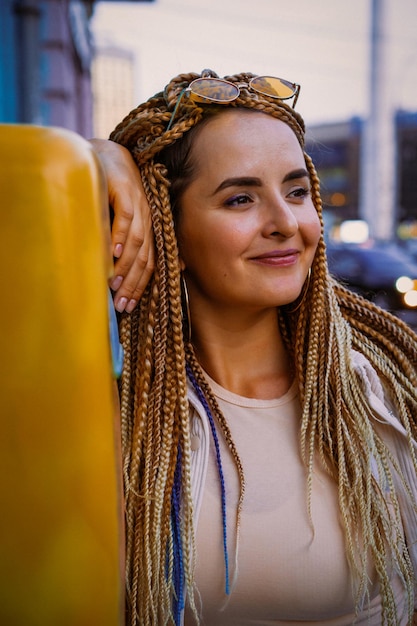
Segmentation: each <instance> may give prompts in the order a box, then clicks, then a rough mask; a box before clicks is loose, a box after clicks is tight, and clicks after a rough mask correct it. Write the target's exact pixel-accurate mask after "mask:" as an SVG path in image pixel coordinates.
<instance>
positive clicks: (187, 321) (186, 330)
mask: <svg viewBox="0 0 417 626" xmlns="http://www.w3.org/2000/svg"><path fill="white" fill-rule="evenodd" d="M181 308H182V329H183V335H184V340H185V338H186V339H187V341H186V343H191V314H190V298H189V296H188V289H187V283H186V282H185V278H184V274H183V273H182V272H181Z"/></svg>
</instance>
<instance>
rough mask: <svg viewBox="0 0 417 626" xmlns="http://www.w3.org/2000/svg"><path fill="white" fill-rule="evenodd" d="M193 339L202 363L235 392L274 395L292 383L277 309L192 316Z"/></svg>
mask: <svg viewBox="0 0 417 626" xmlns="http://www.w3.org/2000/svg"><path fill="white" fill-rule="evenodd" d="M192 340H193V345H194V349H195V353H196V356H197V359H198V361H199V363H200V365H201V367H202V368H203V369H204V370H205V371H206V372H207V374H208V375H209V376H210V377H211V378H212V379H213V380H215V381H216V382H217V383H218V384H219V385H221V386H222V387H224V388H225V389H228V390H229V391H231V392H233V393H236V394H238V395H240V396H245V397H248V398H259V399H272V398H279V397H280V396H282V395H284V394H285V393H286V392H287V391H288V389H289V388H290V386H291V383H292V381H293V371H292V367H291V363H290V358H289V356H288V353H287V351H286V349H285V347H284V344H283V341H282V337H281V334H280V332H279V327H278V320H277V312H276V310H271V311H267V312H264V313H263V314H257V315H247V316H244V315H239V316H234V317H233V319H230V320H228V319H227V317H225V316H222V317H221V319H217V320H216V319H213V318H212V317H211V318H210V319H208V318H207V316H204V317H201V318H197V319H196V318H193V321H192Z"/></svg>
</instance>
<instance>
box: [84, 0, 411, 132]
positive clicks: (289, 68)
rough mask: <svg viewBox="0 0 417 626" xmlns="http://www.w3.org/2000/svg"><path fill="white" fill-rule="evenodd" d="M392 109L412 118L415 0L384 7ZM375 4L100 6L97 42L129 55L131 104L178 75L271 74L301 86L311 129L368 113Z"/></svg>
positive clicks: (275, 1)
mask: <svg viewBox="0 0 417 626" xmlns="http://www.w3.org/2000/svg"><path fill="white" fill-rule="evenodd" d="M384 2H385V5H386V47H385V55H386V56H385V58H386V62H385V64H384V72H385V79H386V81H387V84H388V85H390V84H392V89H388V90H387V93H388V97H390V98H391V104H392V106H393V108H403V109H407V110H411V111H417V34H416V32H417V31H416V24H417V0H384ZM370 24H371V0H343V1H341V0H285V1H283V0H155V1H154V2H153V3H149V4H148V3H146V2H145V3H140V2H139V3H133V2H98V3H97V5H96V8H95V12H94V16H93V19H92V30H93V35H94V37H95V38H97V39H98V40H100V41H107V42H112V43H116V44H118V45H120V46H121V47H123V48H125V49H128V50H132V51H133V52H134V55H135V67H136V71H135V95H134V97H135V103H133V104H137V103H139V102H142V101H143V100H145V99H147V98H148V97H150V96H152V95H153V94H154V93H156V92H157V91H160V90H161V89H162V88H163V87H164V86H165V85H166V83H167V82H169V80H170V79H171V78H172V77H173V76H175V75H177V74H179V73H181V72H189V71H195V72H198V73H199V72H201V70H203V69H204V68H206V67H209V68H211V69H213V70H215V71H216V72H217V73H218V74H219V75H220V76H223V75H227V74H234V73H236V72H240V71H251V72H253V73H256V74H271V75H274V76H279V77H282V78H286V79H288V80H290V81H292V82H298V83H300V84H301V86H302V88H301V95H300V98H299V102H298V104H297V109H298V110H299V111H300V112H301V113H302V115H303V117H304V118H305V120H306V122H307V123H308V124H316V123H321V122H329V121H339V120H344V119H346V118H349V117H352V116H355V115H359V116H366V115H367V114H368V102H369V89H368V85H369V66H370V63H369V59H370Z"/></svg>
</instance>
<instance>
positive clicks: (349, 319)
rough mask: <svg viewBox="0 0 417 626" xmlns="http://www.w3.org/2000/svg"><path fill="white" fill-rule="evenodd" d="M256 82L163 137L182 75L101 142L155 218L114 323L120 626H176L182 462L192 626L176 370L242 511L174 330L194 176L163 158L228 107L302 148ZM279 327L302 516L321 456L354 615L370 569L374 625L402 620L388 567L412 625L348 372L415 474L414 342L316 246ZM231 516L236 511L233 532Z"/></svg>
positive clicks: (186, 112) (400, 552) (186, 438)
mask: <svg viewBox="0 0 417 626" xmlns="http://www.w3.org/2000/svg"><path fill="white" fill-rule="evenodd" d="M212 75H213V76H216V75H215V74H214V73H212ZM252 76H253V74H238V75H235V76H228V77H226V79H227V80H229V81H231V82H234V83H237V84H239V86H240V88H241V93H240V95H239V97H238V98H237V99H236V100H235V101H234V102H232V103H231V104H229V105H227V106H223V105H221V106H211V105H210V106H201V105H199V106H196V105H195V104H190V103H189V102H187V101H184V102H183V103H182V105H181V107H179V110H178V112H176V117H175V119H174V120H173V121H174V123H173V125H172V127H171V128H170V129H169V130H167V126H168V123H169V122H170V120H171V115H172V111H173V109H174V106H175V104H176V103H177V100H178V97H179V94H180V93H181V91H182V89H184V88H185V87H187V86H188V84H189V83H190V82H191V81H192V80H194V79H195V78H198V77H199V75H198V74H193V73H192V74H182V75H180V76H178V77H177V78H175V79H173V80H172V81H171V82H170V83H169V85H168V86H167V87H166V89H165V92H161V93H158V94H156V95H155V96H154V97H153V98H151V99H150V100H148V102H145V103H144V104H142V105H140V106H139V107H137V108H136V109H134V110H133V111H132V112H131V113H130V114H129V115H128V116H127V117H126V118H125V119H124V120H123V121H122V122H121V123H120V124H119V125H118V126H117V127H116V129H115V130H114V131H113V133H112V134H111V139H112V140H113V141H116V142H118V143H120V144H122V145H124V146H126V147H127V148H128V149H129V150H130V152H131V153H132V155H133V157H134V159H135V161H136V163H137V165H138V167H139V170H140V172H141V175H142V180H143V183H144V187H145V191H146V195H147V198H148V201H149V205H150V210H151V214H152V220H153V228H154V233H155V246H156V268H155V272H154V276H153V278H152V280H151V282H150V284H149V285H148V288H147V290H146V292H145V294H144V296H143V297H142V299H141V302H140V305H139V306H138V307H137V308H136V310H135V311H134V312H133V313H132V314H131V315H128V314H123V315H122V317H121V321H120V333H121V339H122V343H123V346H124V350H125V365H124V370H123V374H122V378H121V382H120V400H121V418H122V445H123V461H124V465H123V467H124V484H125V498H126V537H127V539H126V544H127V548H126V572H127V597H128V614H129V617H128V623H129V624H131V625H132V626H133V625H135V626H136V625H138V624H140V625H141V626H142V625H151V624H158V625H162V624H175V623H176V619H175V616H174V614H173V609H172V596H173V594H175V585H174V577H175V563H174V561H175V557H174V552H175V546H174V543H173V521H172V497H173V489H174V483H175V480H176V479H175V476H176V471H178V467H179V466H180V467H181V477H180V478H181V529H180V533H181V538H182V549H183V559H182V565H183V571H182V573H181V575H182V576H183V579H184V581H185V582H184V584H185V587H186V591H187V597H188V601H189V602H190V604H191V607H192V609H193V611H194V615H195V618H196V622H197V623H198V615H197V611H196V607H195V603H194V595H193V592H194V589H193V566H194V552H195V547H194V528H193V505H192V498H191V486H190V485H191V482H190V481H191V473H190V465H191V461H190V459H191V453H190V423H189V408H188V401H187V380H186V370H185V366H186V361H188V363H189V364H190V365H191V367H192V368H193V371H194V373H195V376H196V379H197V381H198V382H199V384H200V386H201V387H202V389H203V391H204V393H205V396H206V398H207V402H208V403H209V405H210V407H211V409H212V412H213V415H214V416H215V417H216V419H217V427H218V428H219V429H220V431H221V432H222V433H223V436H224V437H225V439H226V441H227V443H228V445H229V448H230V449H231V451H232V454H233V456H234V458H235V462H236V467H237V471H238V474H239V477H240V483H241V500H240V505H239V507H241V504H242V499H243V494H244V475H243V468H242V465H241V462H240V459H239V456H238V452H237V450H236V448H235V446H234V443H233V440H232V439H231V435H230V432H229V430H228V427H227V422H226V420H225V418H224V416H222V414H221V412H220V411H219V409H218V407H217V405H216V402H215V399H214V397H213V395H212V394H211V393H210V389H209V388H208V386H207V383H206V382H205V379H204V375H203V373H202V371H201V368H200V366H199V364H198V362H197V360H196V358H195V356H194V353H193V350H192V346H191V345H190V344H188V345H186V344H187V340H186V339H185V338H184V336H183V330H182V310H181V288H180V267H179V260H178V250H177V243H176V237H175V224H174V223H175V211H176V200H175V197H176V196H179V197H180V195H181V189H182V188H183V187H184V185H185V186H186V184H187V181H188V180H189V176H190V175H191V174H190V173H189V172H188V173H187V172H186V173H184V175H183V179H184V180H182V181H180V183H179V187H178V182H177V181H176V180H168V172H167V169H166V167H165V165H164V164H163V163H164V157H163V155H164V153H165V152H166V150H167V149H168V150H171V151H174V150H176V149H177V146H178V145H179V144H181V143H182V142H187V141H188V144H189V146H191V141H192V137H193V135H194V133H195V132H198V129H199V128H201V126H202V125H203V124H204V123H205V122H206V120H208V119H209V118H210V116H212V115H216V114H218V113H219V111H221V110H224V109H228V108H230V107H244V108H246V109H253V110H254V111H260V112H263V113H265V114H268V115H271V116H273V117H275V118H276V119H279V120H282V121H284V122H285V123H287V124H288V125H289V126H290V127H291V128H292V129H293V131H294V133H295V134H296V136H297V138H298V141H299V143H300V145H301V147H302V148H303V149H304V132H305V128H304V122H303V120H302V118H301V116H300V115H299V114H298V113H297V112H295V111H294V110H292V109H291V108H290V107H289V106H288V105H287V104H285V102H283V101H280V100H276V99H272V98H269V97H266V96H261V95H259V94H258V93H255V92H253V91H251V90H249V89H245V88H244V86H243V87H242V84H243V85H245V84H247V83H248V81H249V80H250V78H251V77H252ZM193 129H195V130H193ZM174 143H175V146H174ZM170 146H171V148H169V147H170ZM172 146H174V147H172ZM305 161H306V166H307V169H308V172H309V175H310V180H311V185H312V198H313V202H314V205H315V207H316V210H317V212H318V215H319V217H320V220H321V224H322V232H323V221H322V208H321V199H320V189H319V180H318V177H317V174H316V171H315V168H314V165H313V163H312V161H311V159H310V157H309V156H308V155H307V154H305ZM185 170H186V167H185ZM181 185H182V187H181ZM278 318H279V324H280V330H281V334H282V337H283V339H284V341H285V344H286V347H287V350H288V353H289V354H290V355H291V357H292V361H293V364H294V370H295V372H296V376H297V380H298V384H299V395H300V400H301V405H302V422H301V431H300V446H301V452H302V455H303V459H304V462H305V465H306V469H307V484H308V503H307V506H308V510H309V513H310V519H311V507H310V505H311V502H310V499H311V486H312V475H313V465H314V462H315V458H316V455H317V454H318V455H319V458H320V460H321V462H322V463H323V466H324V467H325V468H326V470H327V471H328V473H329V474H330V475H331V476H332V477H333V478H334V480H335V482H336V484H337V485H338V490H339V504H340V511H341V517H342V521H343V526H344V530H345V535H346V552H347V555H348V559H349V563H350V566H351V570H352V574H353V578H354V580H355V581H356V582H357V584H356V607H357V612H359V611H360V610H361V609H362V608H363V606H364V603H366V601H367V600H369V589H368V579H367V568H368V563H369V561H370V560H371V562H372V563H373V565H374V567H375V569H376V573H377V576H378V581H379V584H380V590H381V597H382V621H383V624H390V625H391V624H398V623H399V620H400V616H398V615H397V614H396V607H395V601H394V595H393V591H392V588H391V585H390V567H391V566H392V565H393V564H394V565H395V567H396V568H397V570H398V572H399V574H400V577H401V579H402V581H403V584H404V587H405V590H406V592H407V598H408V614H409V618H410V620H411V616H412V611H413V600H414V596H413V585H414V584H415V575H414V573H413V569H412V566H411V562H410V558H409V555H408V551H407V547H406V545H405V543H404V542H403V541H402V539H401V537H402V533H401V516H400V510H399V504H398V499H397V495H396V491H395V487H394V480H393V476H394V473H395V471H396V470H397V469H398V468H397V467H396V463H395V460H394V459H393V458H392V457H391V455H390V453H389V451H388V449H387V447H386V445H385V444H384V442H383V441H382V439H381V438H380V437H379V436H378V434H377V432H376V431H375V429H374V428H373V418H372V412H371V410H370V408H369V406H368V404H367V402H366V398H365V394H364V390H363V386H362V382H361V379H360V377H359V375H358V374H357V372H356V371H355V369H354V368H353V365H352V358H351V354H352V350H356V351H358V352H361V353H362V354H363V355H364V356H365V357H366V358H367V359H368V360H369V362H370V363H371V364H372V366H373V367H374V368H375V370H376V372H377V373H378V375H379V376H380V378H381V380H382V381H383V383H384V386H385V388H386V389H387V391H388V393H389V395H390V398H391V401H392V403H393V405H394V407H395V411H396V413H397V415H398V418H399V420H400V422H401V423H402V424H403V425H404V427H405V429H406V431H407V433H408V438H409V446H410V454H411V456H412V459H413V462H414V466H415V468H416V470H417V462H416V457H415V454H414V451H413V447H412V442H411V440H412V438H414V439H415V438H416V437H417V421H416V418H415V415H416V409H417V376H416V362H417V341H416V339H417V338H416V335H415V334H414V333H413V332H412V331H411V330H410V329H409V328H408V327H407V326H406V325H405V324H404V323H403V322H401V321H400V320H399V319H397V318H396V317H394V316H392V315H391V314H389V313H387V312H385V311H382V310H380V309H379V308H377V307H376V306H374V305H373V304H372V303H370V302H368V301H366V300H364V299H362V298H361V297H359V296H357V295H355V294H353V293H352V292H350V291H348V290H347V289H345V288H344V287H343V286H342V285H340V284H339V283H337V282H336V281H335V280H334V279H333V278H332V277H331V276H330V274H329V271H328V267H327V260H326V250H325V243H324V240H323V236H322V237H321V240H320V242H319V245H318V248H317V251H316V255H315V258H314V262H313V265H312V276H311V281H310V282H309V284H308V285H307V286H306V290H305V293H304V295H303V300H302V302H301V303H300V304H299V305H298V306H296V307H291V306H288V307H281V309H280V310H279V316H278ZM372 463H376V464H377V467H378V473H379V475H383V476H384V477H385V479H386V481H387V483H388V486H389V488H390V497H391V499H390V507H391V509H392V510H391V512H390V514H389V515H388V514H387V510H388V503H387V501H386V498H385V495H384V492H383V490H382V489H381V487H380V485H379V484H378V481H377V480H376V478H375V476H374V474H373V472H372V468H371V465H372ZM414 505H415V503H414ZM239 515H240V510H239V511H238V512H237V519H238V522H237V523H239Z"/></svg>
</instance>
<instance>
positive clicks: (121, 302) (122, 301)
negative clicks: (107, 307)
mask: <svg viewBox="0 0 417 626" xmlns="http://www.w3.org/2000/svg"><path fill="white" fill-rule="evenodd" d="M126 304H127V298H120V300H118V301H117V302H116V304H115V305H114V307H115V309H116V310H117V311H119V313H123V311H124V310H125V308H126Z"/></svg>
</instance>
